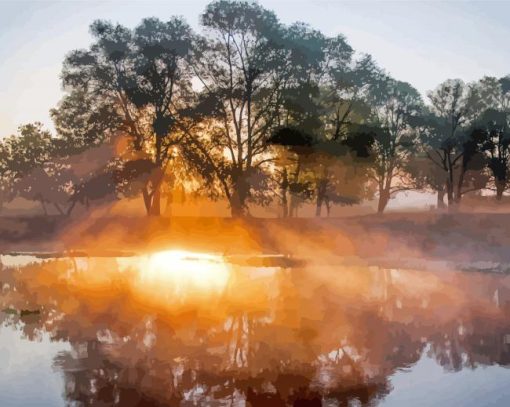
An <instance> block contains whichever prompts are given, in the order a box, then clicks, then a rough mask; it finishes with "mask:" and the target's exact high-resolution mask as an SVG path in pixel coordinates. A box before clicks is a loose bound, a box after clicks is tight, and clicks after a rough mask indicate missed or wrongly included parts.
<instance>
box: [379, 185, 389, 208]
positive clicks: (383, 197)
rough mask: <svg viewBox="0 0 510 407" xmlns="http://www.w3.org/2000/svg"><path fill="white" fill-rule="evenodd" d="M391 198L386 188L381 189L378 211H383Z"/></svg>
mask: <svg viewBox="0 0 510 407" xmlns="http://www.w3.org/2000/svg"><path fill="white" fill-rule="evenodd" d="M389 200H390V192H389V191H388V190H387V189H386V188H385V189H382V190H380V191H379V202H378V203H377V213H383V212H384V210H385V209H386V206H387V205H388V202H389Z"/></svg>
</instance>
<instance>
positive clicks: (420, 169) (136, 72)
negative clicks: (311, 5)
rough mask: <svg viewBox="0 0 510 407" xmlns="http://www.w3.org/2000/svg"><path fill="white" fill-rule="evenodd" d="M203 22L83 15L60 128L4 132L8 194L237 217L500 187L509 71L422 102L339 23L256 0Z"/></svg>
mask: <svg viewBox="0 0 510 407" xmlns="http://www.w3.org/2000/svg"><path fill="white" fill-rule="evenodd" d="M200 21H201V25H202V28H203V30H202V32H200V33H197V32H194V31H193V30H192V29H191V28H190V27H189V26H188V24H187V23H186V22H185V21H184V20H183V19H182V18H177V17H173V18H171V19H170V20H168V21H162V20H159V19H157V18H148V19H144V20H142V21H141V23H140V24H139V25H138V26H137V27H136V28H134V29H129V28H127V27H124V26H121V25H115V24H112V23H110V22H106V21H96V22H94V23H93V24H92V25H91V34H92V36H93V38H94V41H93V43H92V45H91V46H90V47H89V48H88V49H84V50H74V51H71V52H70V53H69V54H68V55H67V57H66V59H65V61H64V64H63V70H62V84H63V89H64V92H65V95H64V97H63V99H62V100H61V102H60V103H59V105H58V106H57V107H56V108H54V109H53V110H52V111H51V117H52V119H53V121H54V124H55V128H56V134H50V132H48V131H46V130H44V129H43V127H42V126H41V125H40V124H38V123H34V124H28V125H24V126H21V127H20V128H19V132H18V134H16V135H13V136H10V137H5V138H3V139H2V140H1V144H0V183H1V184H0V192H1V197H0V198H1V199H0V201H1V202H8V201H10V200H12V199H13V198H15V197H17V196H21V197H24V198H26V199H30V200H34V201H38V202H40V203H41V206H42V208H43V210H44V212H45V213H48V211H49V208H50V207H51V208H54V210H55V211H57V212H58V213H60V214H71V213H72V211H73V210H74V208H75V207H76V206H77V205H83V206H85V207H87V208H88V207H89V205H90V204H91V203H92V202H94V201H98V202H99V201H101V202H103V201H108V200H116V199H123V198H126V197H135V196H140V201H141V202H143V205H144V208H145V211H146V213H147V214H148V215H159V214H160V213H161V211H162V209H161V206H162V203H161V202H162V201H163V200H164V199H165V198H166V200H167V201H168V202H172V199H175V197H176V194H177V193H178V194H179V195H180V196H184V195H186V196H195V195H196V196H207V197H209V198H211V199H225V200H226V201H227V202H228V203H229V206H230V208H231V212H232V215H233V216H242V215H246V214H248V213H249V210H248V205H249V204H257V205H268V204H270V203H271V202H277V203H278V205H280V206H281V211H280V213H281V216H283V217H290V216H296V214H297V209H298V208H299V206H300V205H302V204H303V203H305V202H313V203H314V204H315V205H316V214H317V216H321V214H323V213H324V211H326V212H327V213H328V214H329V211H330V208H331V207H332V205H352V204H356V203H359V202H360V201H362V200H364V199H373V198H374V197H376V198H377V199H378V211H379V212H383V211H384V210H385V208H386V206H387V204H388V202H389V200H390V199H391V198H392V197H393V196H394V195H395V194H396V193H398V192H399V191H406V190H427V191H430V192H435V193H437V196H438V206H439V207H444V206H448V207H450V208H455V207H457V206H458V205H459V204H460V203H461V200H462V196H463V195H465V194H466V193H469V192H473V191H482V190H484V191H489V190H494V191H495V198H496V199H498V200H501V198H502V196H503V193H504V191H505V190H506V189H507V188H508V173H509V158H508V156H509V145H510V137H509V132H508V129H507V127H508V123H509V113H510V78H509V77H504V78H493V77H484V78H482V79H481V80H479V81H477V82H475V83H468V84H466V83H464V82H463V81H461V80H459V79H454V80H447V81H445V82H444V83H441V84H440V85H438V87H437V88H436V89H435V90H433V91H431V92H430V93H429V94H428V103H426V102H425V101H424V100H422V97H421V96H420V94H419V92H418V91H417V90H416V89H414V88H413V87H412V86H411V85H410V84H408V83H406V82H401V81H398V80H396V79H394V78H392V77H390V76H389V75H388V74H387V73H386V72H385V71H384V70H383V69H382V68H380V67H379V66H378V65H377V64H376V62H375V61H374V60H373V59H372V58H371V57H370V56H369V55H364V54H357V53H355V52H354V50H353V49H352V48H351V47H350V45H349V44H348V43H347V41H346V39H345V38H344V37H343V36H342V35H338V36H336V37H328V36H325V35H324V34H322V33H321V32H320V31H317V30H315V29H313V28H312V27H309V26H307V25H305V24H303V23H295V24H292V25H290V26H287V25H284V24H282V23H281V22H280V21H279V20H278V18H277V16H276V15H275V14H274V13H273V12H271V11H269V10H266V9H264V8H263V7H262V6H260V5H258V4H256V3H247V2H239V1H234V2H230V1H215V2H213V3H211V4H209V5H208V6H207V7H206V10H205V11H204V13H203V14H202V15H201V18H200Z"/></svg>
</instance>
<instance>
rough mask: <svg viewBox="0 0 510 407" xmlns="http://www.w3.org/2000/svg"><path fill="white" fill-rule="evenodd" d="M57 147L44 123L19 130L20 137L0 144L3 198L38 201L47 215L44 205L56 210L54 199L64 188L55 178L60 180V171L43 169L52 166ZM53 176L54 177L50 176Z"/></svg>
mask: <svg viewBox="0 0 510 407" xmlns="http://www.w3.org/2000/svg"><path fill="white" fill-rule="evenodd" d="M54 151H55V146H54V143H53V139H52V137H51V133H50V132H49V131H47V130H44V129H43V126H42V124H41V123H37V122H36V123H30V124H26V125H23V126H20V127H19V128H18V134H16V135H12V136H9V137H6V138H4V139H2V140H1V143H0V176H1V178H2V180H3V190H2V195H3V197H4V199H5V200H7V201H9V200H11V199H13V198H14V197H16V196H22V197H24V198H26V199H29V200H34V201H39V202H40V203H41V205H42V207H43V210H44V212H45V213H47V209H46V206H45V203H48V202H52V203H54V204H55V205H56V206H58V203H59V202H61V201H60V199H56V198H55V194H56V193H57V191H58V190H61V186H60V185H58V182H57V181H56V180H55V179H52V176H58V175H60V173H61V168H59V167H58V166H52V168H51V169H49V168H46V169H47V170H48V173H47V172H46V170H44V169H43V167H44V166H45V165H46V166H47V167H48V164H49V163H51V159H52V157H53V155H54ZM49 174H51V175H49Z"/></svg>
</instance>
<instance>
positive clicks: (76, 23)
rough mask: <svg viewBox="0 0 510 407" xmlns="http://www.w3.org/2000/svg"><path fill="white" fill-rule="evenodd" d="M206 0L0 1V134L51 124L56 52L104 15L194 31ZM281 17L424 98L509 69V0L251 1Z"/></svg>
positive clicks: (83, 43)
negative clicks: (349, 50)
mask: <svg viewBox="0 0 510 407" xmlns="http://www.w3.org/2000/svg"><path fill="white" fill-rule="evenodd" d="M207 3H209V1H207V0H187V1H186V0H167V1H164V2H163V1H122V0H115V1H100V2H98V1H71V0H68V1H59V2H57V1H41V0H40V1H23V0H17V1H11V0H0V137H3V136H7V135H10V134H13V133H15V131H16V129H17V127H18V126H19V125H21V124H23V123H28V122H33V121H40V122H42V123H44V124H45V125H46V126H47V127H48V128H50V129H52V126H51V120H50V116H49V110H50V109H51V108H52V107H54V106H56V105H57V103H58V101H59V100H60V99H61V97H62V89H61V83H60V79H59V75H60V71H61V67H62V61H63V59H64V57H65V55H66V54H67V53H68V52H69V51H71V50H73V49H78V48H86V47H88V45H89V44H90V43H91V37H90V34H89V30H88V27H89V25H90V23H91V22H92V21H93V20H95V19H107V20H111V21H113V22H119V23H121V24H124V25H126V26H128V27H134V26H136V25H137V24H138V23H139V22H140V20H141V19H142V18H143V17H152V16H156V17H158V18H160V19H163V20H164V19H167V18H169V17H170V16H172V15H179V16H183V17H184V18H185V19H186V20H187V21H188V23H189V24H190V25H191V26H192V27H193V28H195V29H196V30H200V26H199V14H200V13H201V12H202V11H203V10H204V8H205V6H206V4H207ZM259 3H260V4H262V5H263V6H265V7H266V8H268V9H272V10H273V11H275V12H276V14H277V15H278V17H279V18H280V20H281V21H282V22H283V23H286V24H290V23H292V22H295V21H303V22H305V23H308V24H310V25H311V26H312V27H314V28H317V29H320V30H321V31H323V32H324V33H325V34H327V35H336V34H339V33H341V34H344V35H345V36H346V37H347V40H348V42H349V43H350V45H351V46H352V47H353V48H354V49H355V50H356V51H357V52H360V53H369V54H372V55H373V56H374V57H375V59H376V60H377V61H378V63H379V64H380V65H381V66H382V67H383V68H385V69H386V70H387V72H389V73H390V74H391V75H392V76H393V77H395V78H396V79H399V80H403V81H407V82H409V83H411V84H412V85H413V86H415V87H416V88H417V89H418V90H419V91H420V92H421V93H422V94H423V95H424V96H425V95H426V92H427V91H428V90H431V89H433V88H434V87H435V86H437V85H438V84H439V83H440V82H442V81H443V80H445V79H448V78H461V79H463V80H465V81H472V80H476V79H479V78H481V77H483V76H484V75H492V76H503V75H506V74H508V73H510V47H509V46H508V39H509V38H510V24H508V21H507V19H508V16H509V15H510V1H508V2H507V1H500V2H492V1H480V2H466V1H460V0H458V1H450V2H443V1H431V0H429V1H421V2H415V1H403V0H401V1H385V0H379V1H376V0H373V1H363V0H357V1H339V0H337V1H333V0H307V1H304V0H259Z"/></svg>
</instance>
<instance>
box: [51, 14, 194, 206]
mask: <svg viewBox="0 0 510 407" xmlns="http://www.w3.org/2000/svg"><path fill="white" fill-rule="evenodd" d="M91 32H92V34H93V36H94V37H95V43H94V44H93V45H92V46H91V47H90V48H89V49H88V50H78V51H73V52H71V53H70V54H69V55H68V56H67V58H66V61H65V63H64V69H63V75H62V76H63V82H64V86H65V88H66V89H69V90H70V91H71V92H82V93H81V94H80V93H74V94H71V95H70V96H69V97H68V98H67V99H66V100H65V101H64V102H63V104H62V105H61V110H62V108H63V107H65V106H66V105H65V103H66V102H67V103H68V105H69V108H70V109H71V110H72V109H73V108H74V106H73V104H72V98H73V95H75V97H79V96H76V95H82V96H80V97H83V98H85V100H87V101H89V106H90V108H91V109H92V112H89V115H92V114H93V112H99V113H98V114H100V115H106V116H108V115H109V114H113V115H114V116H115V117H116V118H117V116H116V115H115V114H114V113H117V114H118V115H119V116H120V119H121V120H120V122H119V127H118V129H119V130H122V131H123V132H124V133H125V134H127V135H129V137H130V139H131V147H132V149H131V153H129V154H126V156H125V159H126V160H135V161H136V160H140V159H141V160H150V161H151V162H152V163H153V167H152V168H151V170H150V174H149V176H144V177H143V178H144V179H145V181H146V182H145V183H144V184H143V186H142V188H141V193H142V195H143V199H144V204H145V209H146V211H147V213H148V214H149V215H159V213H160V186H161V182H162V180H163V176H164V173H165V171H166V169H167V166H168V163H169V160H170V157H171V154H169V151H170V150H171V149H172V148H173V147H174V146H177V145H179V143H180V141H181V136H182V135H181V134H180V132H179V131H178V126H177V123H178V122H179V121H180V120H183V119H182V117H181V110H182V109H185V108H186V107H187V104H186V103H187V99H188V97H189V94H190V92H191V82H190V80H191V75H190V74H191V70H190V69H189V67H188V65H187V62H188V60H189V57H190V55H191V48H192V40H193V34H192V32H191V29H190V28H189V27H188V25H187V24H186V23H185V22H184V21H183V20H181V19H179V18H172V19H170V20H169V21H167V22H162V21H160V20H158V19H155V18H150V19H145V20H143V21H142V22H141V24H140V25H139V26H138V27H136V28H135V29H134V30H132V31H131V30H129V29H127V28H125V27H123V26H121V25H113V24H111V23H109V22H105V21H96V22H95V23H94V24H92V26H91ZM83 92H86V95H83ZM112 107H114V109H115V110H114V111H112V110H111V109H112ZM105 109H106V111H105ZM56 118H57V121H58V120H60V121H64V119H65V115H64V113H63V112H61V113H60V114H59V115H58V114H57V115H56ZM73 120H76V118H75V117H74V115H73ZM85 120H87V119H85ZM77 124H79V123H77ZM77 134H78V135H80V136H81V137H83V135H81V134H80V132H77ZM85 136H86V135H85Z"/></svg>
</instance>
